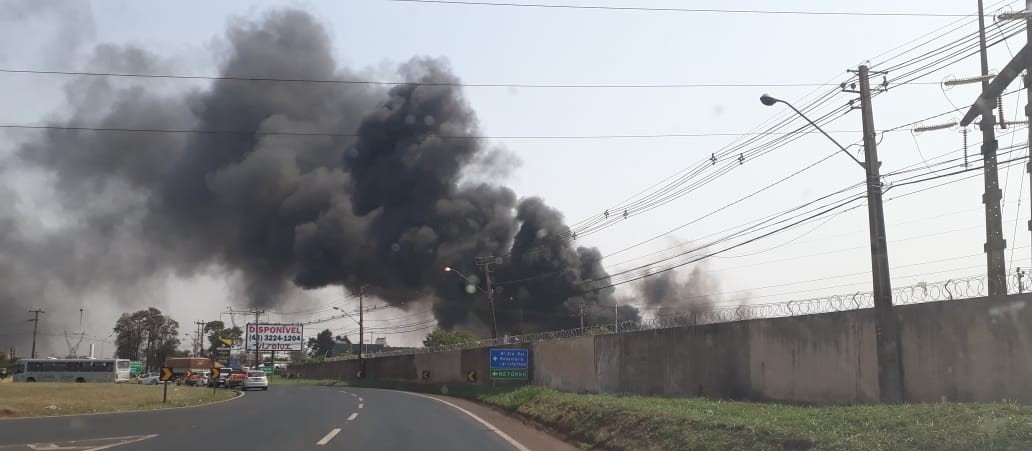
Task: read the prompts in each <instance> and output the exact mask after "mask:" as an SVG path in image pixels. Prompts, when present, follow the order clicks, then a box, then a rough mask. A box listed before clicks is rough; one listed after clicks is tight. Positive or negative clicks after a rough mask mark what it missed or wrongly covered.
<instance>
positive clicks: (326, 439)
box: [315, 428, 340, 446]
mask: <svg viewBox="0 0 1032 451" xmlns="http://www.w3.org/2000/svg"><path fill="white" fill-rule="evenodd" d="M338 433H340V428H336V429H334V430H332V431H330V432H329V433H328V434H326V435H325V436H324V437H323V438H322V440H319V441H318V442H315V444H316V445H320V446H321V445H325V444H327V443H330V440H333V437H336V436H337V434H338Z"/></svg>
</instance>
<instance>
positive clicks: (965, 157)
mask: <svg viewBox="0 0 1032 451" xmlns="http://www.w3.org/2000/svg"><path fill="white" fill-rule="evenodd" d="M960 131H961V132H962V133H963V135H964V167H965V168H966V167H968V136H967V134H968V131H967V127H964V128H962V129H960Z"/></svg>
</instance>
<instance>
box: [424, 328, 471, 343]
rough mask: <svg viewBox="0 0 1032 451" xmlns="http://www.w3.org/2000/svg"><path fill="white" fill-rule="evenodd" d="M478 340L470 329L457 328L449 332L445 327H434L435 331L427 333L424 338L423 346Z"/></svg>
mask: <svg viewBox="0 0 1032 451" xmlns="http://www.w3.org/2000/svg"><path fill="white" fill-rule="evenodd" d="M478 340H479V339H478V338H477V336H476V335H473V333H472V332H470V331H466V330H457V331H455V332H449V331H447V330H444V329H434V331H433V332H430V333H428V334H426V338H424V339H423V346H425V347H427V348H429V347H433V346H445V345H457V344H464V343H476V342H477V341H478Z"/></svg>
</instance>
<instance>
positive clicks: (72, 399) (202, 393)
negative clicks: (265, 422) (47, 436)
mask: <svg viewBox="0 0 1032 451" xmlns="http://www.w3.org/2000/svg"><path fill="white" fill-rule="evenodd" d="M234 396H236V393H235V392H232V391H228V390H216V391H215V394H214V395H213V394H212V391H211V390H208V389H204V388H198V387H187V386H179V387H177V386H174V385H170V386H169V387H168V403H165V404H163V403H162V402H161V398H162V387H161V386H160V385H157V386H153V385H136V384H61V383H31V384H30V383H18V384H0V418H15V417H40V416H51V415H71V414H80V413H99V412H130V411H137V410H151V409H162V408H168V407H185V406H194V405H199V404H207V403H210V402H215V401H222V400H225V399H229V398H232V397H234Z"/></svg>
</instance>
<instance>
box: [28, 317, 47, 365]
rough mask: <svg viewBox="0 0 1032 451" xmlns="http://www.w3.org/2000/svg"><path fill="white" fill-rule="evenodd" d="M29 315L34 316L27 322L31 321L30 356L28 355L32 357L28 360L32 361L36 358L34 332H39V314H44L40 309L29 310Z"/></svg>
mask: <svg viewBox="0 0 1032 451" xmlns="http://www.w3.org/2000/svg"><path fill="white" fill-rule="evenodd" d="M29 313H32V314H33V315H34V316H33V318H32V319H30V320H29V321H32V354H30V355H31V356H32V357H29V358H31V359H34V358H36V332H37V331H38V330H39V314H40V313H46V312H44V311H43V310H42V309H36V310H29Z"/></svg>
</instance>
